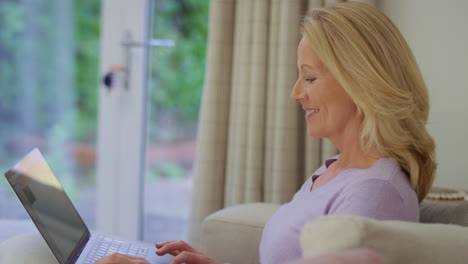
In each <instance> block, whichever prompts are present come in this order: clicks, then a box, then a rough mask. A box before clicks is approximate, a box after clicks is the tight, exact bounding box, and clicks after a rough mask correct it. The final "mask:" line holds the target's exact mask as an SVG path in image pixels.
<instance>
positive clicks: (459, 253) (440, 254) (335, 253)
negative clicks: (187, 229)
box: [199, 201, 468, 264]
mask: <svg viewBox="0 0 468 264" xmlns="http://www.w3.org/2000/svg"><path fill="white" fill-rule="evenodd" d="M278 208H279V205H277V204H266V203H253V204H243V205H238V206H234V207H230V208H226V209H223V210H220V211H217V212H215V213H213V214H211V215H210V216H208V217H206V218H205V220H204V221H203V223H202V233H201V244H200V245H199V248H200V250H202V251H203V252H205V253H207V255H208V256H210V257H212V258H213V259H215V260H217V261H219V262H222V263H238V264H241V263H242V264H254V263H255V264H258V263H259V256H258V247H259V244H260V240H261V234H262V230H263V226H264V225H265V223H266V221H268V219H269V218H270V217H271V216H272V215H273V213H274V212H275V211H276V210H277V209H278ZM420 216H421V218H420V223H409V222H402V221H376V220H372V219H366V218H362V217H357V216H350V215H336V216H323V217H320V218H317V219H314V220H311V221H310V222H308V223H307V224H306V225H305V226H304V228H303V229H302V232H301V247H302V251H303V259H301V260H298V261H297V262H294V263H295V264H296V263H297V264H299V263H300V264H306V263H310V264H312V263H314V264H315V263H361V264H362V263H376V264H377V263H381V262H379V261H378V260H377V259H376V260H375V262H372V261H370V262H365V261H363V260H361V261H357V262H350V261H349V262H348V261H342V262H340V261H339V259H347V260H350V259H352V257H353V256H357V257H356V259H359V257H360V256H363V255H372V254H374V255H375V256H371V257H377V258H378V259H381V260H383V263H386V264H405V263H411V264H423V263H424V264H439V263H440V264H448V263H450V264H467V263H468V202H460V203H442V202H433V201H423V202H422V203H421V206H420ZM361 253H363V254H361ZM368 253H370V254H368ZM334 259H335V260H337V261H333V260H334Z"/></svg>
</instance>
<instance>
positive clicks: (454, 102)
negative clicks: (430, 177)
mask: <svg viewBox="0 0 468 264" xmlns="http://www.w3.org/2000/svg"><path fill="white" fill-rule="evenodd" d="M377 6H378V7H379V8H380V9H381V10H382V11H383V12H385V13H386V14H387V15H388V16H389V17H390V18H391V19H392V20H393V22H394V23H395V24H396V26H397V27H398V28H399V29H400V31H401V32H402V34H403V35H404V37H405V38H406V40H407V41H408V43H409V45H410V47H411V48H412V50H413V52H414V54H415V56H416V60H417V61H418V63H419V66H420V68H421V71H422V73H423V76H424V80H425V81H426V84H427V86H428V89H429V93H430V96H431V97H430V99H431V112H430V117H429V125H428V128H429V132H430V133H431V134H432V136H433V137H434V138H435V141H436V144H437V160H438V163H439V168H438V171H437V177H436V181H435V186H439V187H452V188H463V189H465V190H468V122H467V121H468V102H467V101H468V1H466V0H448V1H442V0H377Z"/></svg>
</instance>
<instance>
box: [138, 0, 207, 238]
mask: <svg viewBox="0 0 468 264" xmlns="http://www.w3.org/2000/svg"><path fill="white" fill-rule="evenodd" d="M208 7H209V1H207V0H202V1H200V0H186V1H173V0H154V4H153V8H154V9H153V12H152V17H153V18H152V20H151V23H152V28H153V30H152V37H153V38H158V39H170V40H173V41H174V42H175V45H174V47H172V48H151V51H150V61H149V67H150V72H149V76H148V77H149V85H148V89H149V91H148V100H147V102H148V113H149V114H148V118H147V131H148V132H147V138H146V159H145V161H146V163H145V165H146V166H145V174H144V175H145V177H144V196H143V200H144V210H143V223H144V225H143V239H144V240H145V241H147V242H150V243H152V242H155V241H156V240H157V241H166V240H174V239H186V235H187V231H188V218H189V213H190V206H191V197H192V186H193V176H194V175H193V162H194V159H195V148H196V134H197V124H198V112H199V108H200V101H201V94H202V86H203V80H204V75H205V74H204V71H205V53H206V42H207V30H208V29H207V24H208Z"/></svg>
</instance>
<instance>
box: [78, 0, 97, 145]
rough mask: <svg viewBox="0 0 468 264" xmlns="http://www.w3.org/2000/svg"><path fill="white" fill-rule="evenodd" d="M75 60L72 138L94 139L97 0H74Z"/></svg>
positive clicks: (86, 140) (80, 140) (82, 140)
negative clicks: (73, 132) (75, 110)
mask: <svg viewBox="0 0 468 264" xmlns="http://www.w3.org/2000/svg"><path fill="white" fill-rule="evenodd" d="M74 4H75V5H74V14H75V23H74V31H75V54H74V55H75V59H76V67H75V73H74V81H75V86H76V96H77V101H76V104H77V108H78V109H79V111H77V112H76V116H75V119H76V122H77V124H78V125H77V126H76V128H77V129H76V133H75V138H76V140H77V141H79V142H90V141H91V142H90V143H93V142H94V141H95V133H96V129H97V127H96V126H97V123H96V117H97V104H98V94H99V92H98V87H99V52H100V50H99V41H100V39H99V38H100V23H101V20H100V13H101V1H96V0H79V1H74Z"/></svg>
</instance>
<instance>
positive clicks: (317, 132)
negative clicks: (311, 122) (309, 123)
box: [307, 129, 326, 138]
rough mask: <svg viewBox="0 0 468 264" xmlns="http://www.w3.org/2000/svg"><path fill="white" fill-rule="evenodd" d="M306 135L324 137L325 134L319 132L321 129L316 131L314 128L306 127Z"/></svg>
mask: <svg viewBox="0 0 468 264" xmlns="http://www.w3.org/2000/svg"><path fill="white" fill-rule="evenodd" d="M307 135H309V137H314V138H325V137H326V136H325V135H324V134H323V133H321V131H316V130H313V129H307Z"/></svg>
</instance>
